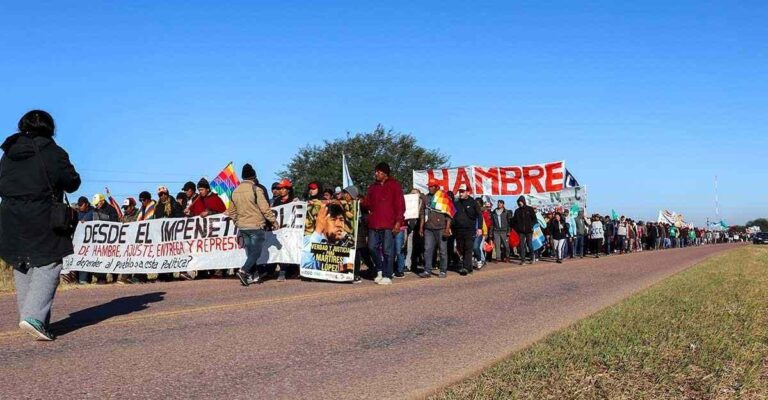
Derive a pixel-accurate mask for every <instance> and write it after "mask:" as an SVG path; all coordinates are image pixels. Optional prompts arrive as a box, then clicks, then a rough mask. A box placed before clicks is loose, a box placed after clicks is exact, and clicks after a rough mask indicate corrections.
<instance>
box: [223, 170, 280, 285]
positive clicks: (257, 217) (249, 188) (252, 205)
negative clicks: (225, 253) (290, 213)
mask: <svg viewBox="0 0 768 400" xmlns="http://www.w3.org/2000/svg"><path fill="white" fill-rule="evenodd" d="M241 176H242V178H243V180H242V182H240V185H238V186H237V187H236V188H235V190H234V191H232V203H231V204H230V205H229V209H228V210H227V211H226V213H227V215H228V216H229V218H231V219H232V221H233V222H234V223H235V225H236V226H237V228H238V229H239V231H240V232H239V233H240V237H241V238H242V239H243V245H244V247H245V253H246V255H247V258H246V260H245V264H243V266H242V267H240V269H239V270H238V271H237V278H238V279H239V280H240V283H241V284H242V285H243V286H248V285H250V284H251V283H258V282H259V271H258V267H257V262H258V261H259V257H261V251H262V247H263V245H264V241H265V240H266V233H265V232H264V228H265V227H266V226H267V224H271V225H275V224H276V223H277V219H276V218H275V213H274V212H273V211H272V210H271V209H270V208H269V202H268V201H267V194H266V193H265V192H264V189H263V188H261V187H259V186H256V170H254V169H253V167H252V166H251V164H245V165H243V171H242V173H241Z"/></svg>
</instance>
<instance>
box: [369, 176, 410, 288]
mask: <svg viewBox="0 0 768 400" xmlns="http://www.w3.org/2000/svg"><path fill="white" fill-rule="evenodd" d="M390 173H391V169H390V168H389V164H387V163H385V162H380V163H379V164H377V165H376V167H375V168H374V179H375V181H374V182H373V184H371V186H369V187H368V195H367V196H366V197H365V199H363V201H362V202H361V207H362V208H363V211H364V212H368V213H369V215H368V248H369V249H370V251H371V255H372V257H373V263H374V266H375V268H376V271H377V272H378V276H377V277H376V279H374V281H375V282H376V283H377V284H379V285H391V284H392V277H393V275H394V271H393V268H392V266H393V262H394V255H393V254H392V248H393V245H392V242H393V241H394V238H395V237H394V235H396V234H398V233H399V232H400V227H401V226H403V223H404V217H405V197H404V196H403V188H402V186H400V183H399V182H398V181H397V180H395V179H394V178H392V177H390V175H389V174H390ZM382 254H383V255H384V257H383V258H382Z"/></svg>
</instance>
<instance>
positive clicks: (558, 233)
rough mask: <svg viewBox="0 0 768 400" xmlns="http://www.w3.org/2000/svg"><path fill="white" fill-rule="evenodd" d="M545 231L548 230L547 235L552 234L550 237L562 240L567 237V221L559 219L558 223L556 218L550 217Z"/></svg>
mask: <svg viewBox="0 0 768 400" xmlns="http://www.w3.org/2000/svg"><path fill="white" fill-rule="evenodd" d="M547 231H549V235H550V236H552V239H554V240H563V239H565V238H567V237H568V223H567V222H565V221H560V223H559V224H558V223H557V220H556V219H554V218H552V219H551V220H550V221H549V223H548V224H547Z"/></svg>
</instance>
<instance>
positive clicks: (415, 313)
mask: <svg viewBox="0 0 768 400" xmlns="http://www.w3.org/2000/svg"><path fill="white" fill-rule="evenodd" d="M732 248H734V246H730V245H717V246H705V247H695V248H686V249H679V250H668V251H663V252H644V253H635V254H630V255H624V256H611V257H602V258H600V259H583V260H568V261H566V262H565V263H563V264H554V263H549V262H539V263H537V264H535V265H532V266H530V265H525V266H522V267H521V266H518V265H516V264H490V265H488V266H487V267H486V268H484V269H482V270H481V271H479V272H477V273H475V274H473V275H472V276H468V277H461V276H459V275H457V274H449V277H448V278H447V279H437V278H431V279H426V280H425V279H420V278H418V277H415V276H414V275H408V276H407V278H405V279H397V280H396V282H395V284H394V285H391V286H388V287H380V286H377V285H374V284H372V283H370V282H365V283H363V284H360V285H352V284H334V283H325V282H300V281H297V280H293V281H291V280H289V281H287V282H285V283H278V282H276V281H269V282H267V283H265V284H263V285H260V286H251V287H248V288H244V287H242V286H240V284H239V282H237V281H236V280H208V281H194V282H173V283H154V284H146V285H129V286H110V287H99V288H87V289H73V290H68V291H62V292H60V293H59V294H58V297H57V299H56V302H55V309H54V321H56V322H55V323H54V328H53V329H54V330H55V331H56V332H57V333H58V335H59V338H58V340H56V341H55V342H48V343H46V342H36V341H33V340H32V338H31V337H28V336H25V335H24V334H23V333H21V332H20V331H19V330H18V327H17V325H16V324H17V322H18V321H17V314H16V304H15V298H14V297H13V296H12V295H0V315H1V316H2V320H0V376H2V379H0V398H2V399H23V398H77V399H84V398H94V399H103V398H152V399H157V398H164V399H188V398H205V399H210V398H227V399H254V398H264V399H275V398H307V399H346V398H350V399H362V398H366V399H382V398H413V397H417V398H418V397H423V396H426V395H428V394H430V393H433V392H434V391H435V390H438V389H440V388H441V387H445V386H446V385H449V384H451V383H453V382H456V381H457V380H460V379H463V378H465V377H468V376H471V375H472V374H475V373H477V372H479V371H480V370H482V369H483V368H485V367H488V366H489V365H491V364H492V363H494V362H496V361H498V360H500V359H501V358H503V357H504V356H506V355H508V354H509V353H510V352H513V351H516V350H519V349H521V348H523V347H525V346H526V345H529V344H530V343H532V342H534V341H536V340H538V339H541V338H542V337H544V336H546V335H547V334H549V333H551V332H553V331H555V330H557V329H560V328H562V327H565V326H567V325H570V324H572V323H573V322H575V321H577V320H579V319H581V318H584V317H585V316H588V315H590V314H592V313H594V312H596V311H599V310H601V309H603V308H605V307H606V306H608V305H611V304H613V303H616V302H617V301H619V300H621V299H623V298H625V297H627V296H629V295H631V294H632V293H635V292H637V291H639V290H642V289H644V288H646V287H648V286H650V285H652V284H654V283H656V282H658V281H659V280H661V279H663V278H665V277H668V276H670V275H672V274H674V273H676V272H679V271H681V270H683V269H685V268H687V267H689V266H691V265H693V264H694V263H696V262H698V261H700V260H703V259H705V258H707V257H709V256H711V255H713V254H715V253H718V252H721V251H723V250H727V249H732Z"/></svg>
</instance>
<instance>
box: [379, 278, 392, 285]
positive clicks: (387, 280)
mask: <svg viewBox="0 0 768 400" xmlns="http://www.w3.org/2000/svg"><path fill="white" fill-rule="evenodd" d="M376 283H378V284H379V285H391V284H392V279H390V278H381V279H380V280H379V281H378V282H376Z"/></svg>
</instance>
